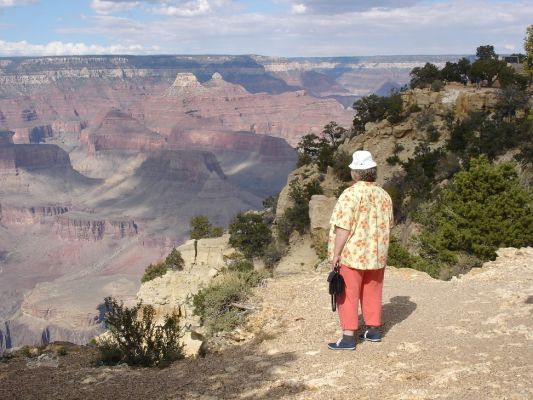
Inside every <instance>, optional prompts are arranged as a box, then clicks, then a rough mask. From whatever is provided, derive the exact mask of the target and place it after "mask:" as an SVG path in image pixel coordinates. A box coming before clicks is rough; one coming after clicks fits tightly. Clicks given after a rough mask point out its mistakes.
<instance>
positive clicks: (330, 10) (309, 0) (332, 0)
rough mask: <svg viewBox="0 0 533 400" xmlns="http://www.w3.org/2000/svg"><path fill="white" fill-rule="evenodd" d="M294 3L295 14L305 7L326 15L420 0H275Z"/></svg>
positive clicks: (406, 3)
mask: <svg viewBox="0 0 533 400" xmlns="http://www.w3.org/2000/svg"><path fill="white" fill-rule="evenodd" d="M275 1H277V2H281V3H289V4H292V11H293V13H294V14H298V12H295V10H296V9H302V8H303V7H305V12H307V13H314V14H324V15H335V14H343V13H349V12H361V11H365V10H369V9H372V8H384V9H393V8H403V7H410V6H413V5H415V4H416V3H420V0H352V1H347V0H275Z"/></svg>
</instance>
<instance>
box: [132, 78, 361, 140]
mask: <svg viewBox="0 0 533 400" xmlns="http://www.w3.org/2000/svg"><path fill="white" fill-rule="evenodd" d="M139 106H141V107H142V108H141V109H140V110H136V111H135V113H136V114H139V115H141V114H142V115H143V117H144V122H145V124H146V125H147V126H148V127H150V128H151V129H154V130H156V131H158V132H161V133H162V134H164V135H169V134H170V133H171V132H172V130H173V129H178V130H180V131H187V130H210V131H243V132H251V133H256V134H266V135H271V136H277V137H282V138H284V139H286V140H287V141H288V142H289V143H290V144H292V145H295V144H296V143H297V142H298V141H299V138H300V137H301V136H302V135H303V134H305V133H308V132H316V133H319V132H321V131H322V128H323V127H324V125H325V124H327V123H328V122H329V121H331V120H335V121H337V122H338V123H339V124H340V125H346V124H349V123H350V122H351V118H352V116H351V112H350V111H347V110H345V109H344V107H342V106H341V105H340V104H339V103H337V102H336V101H335V100H332V99H317V98H315V97H312V96H309V95H308V94H307V93H306V92H305V91H295V92H285V93H282V94H279V95H270V94H268V93H256V94H252V93H249V92H247V91H246V90H245V89H244V88H243V87H242V86H239V85H235V84H231V83H229V82H225V81H224V80H223V79H222V76H221V75H220V74H218V73H217V74H214V75H213V77H212V79H211V80H210V81H208V82H206V83H204V84H201V83H199V82H198V80H197V79H196V77H195V76H194V75H192V74H183V73H181V74H179V75H178V76H177V78H176V80H175V82H174V84H173V85H172V86H171V87H170V88H169V89H168V90H167V91H166V92H165V95H163V96H152V97H150V98H149V99H148V100H147V101H146V102H145V103H143V104H142V105H141V104H139ZM294 110H297V111H296V112H294Z"/></svg>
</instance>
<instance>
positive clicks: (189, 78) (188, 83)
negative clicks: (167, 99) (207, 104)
mask: <svg viewBox="0 0 533 400" xmlns="http://www.w3.org/2000/svg"><path fill="white" fill-rule="evenodd" d="M202 92H207V89H206V88H205V87H203V86H202V84H201V83H200V82H198V79H196V76H195V75H194V74H192V73H190V72H180V73H178V75H177V76H176V79H175V80H174V83H173V84H172V86H171V87H170V88H168V90H167V91H166V95H167V96H186V95H191V94H200V93H202Z"/></svg>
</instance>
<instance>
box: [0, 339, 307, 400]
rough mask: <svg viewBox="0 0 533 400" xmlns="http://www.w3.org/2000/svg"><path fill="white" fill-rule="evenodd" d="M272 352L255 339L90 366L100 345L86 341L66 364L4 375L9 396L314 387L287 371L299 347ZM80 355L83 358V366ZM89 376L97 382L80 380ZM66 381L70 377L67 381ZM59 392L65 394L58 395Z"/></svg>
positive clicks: (249, 394)
mask: <svg viewBox="0 0 533 400" xmlns="http://www.w3.org/2000/svg"><path fill="white" fill-rule="evenodd" d="M91 351H92V353H91ZM71 353H72V354H71ZM272 353H273V352H265V351H263V350H260V349H259V348H258V346H257V344H254V343H251V344H245V345H241V346H232V347H229V348H227V349H226V350H224V351H221V352H217V353H209V354H207V355H206V356H205V357H203V358H198V359H186V360H182V361H177V362H175V363H173V364H172V365H170V366H169V367H167V368H164V369H158V368H135V367H126V368H124V367H121V366H116V367H93V368H91V367H90V366H89V365H95V361H96V358H95V357H96V350H95V349H92V350H91V348H88V347H85V348H82V349H81V353H75V352H74V351H69V355H68V356H67V357H64V358H62V359H61V360H62V361H61V363H62V366H63V368H55V369H49V368H40V369H24V370H22V371H18V372H17V373H16V374H15V373H13V374H9V375H8V376H6V377H5V387H6V388H7V394H8V395H9V396H8V397H9V398H13V399H27V398H57V399H86V398H100V399H113V400H131V399H142V398H147V399H205V400H208V399H213V400H215V399H236V398H239V399H254V400H256V399H257V400H271V399H273V400H276V399H284V398H287V397H292V396H294V395H296V394H299V393H302V392H305V391H308V390H312V389H310V388H309V387H308V386H307V385H305V384H304V383H301V382H299V381H297V380H296V379H292V378H294V377H293V376H290V375H288V374H287V370H288V369H289V368H288V367H289V365H290V364H291V363H292V362H294V360H295V359H296V354H295V353H293V352H288V353H282V352H279V353H274V354H272ZM90 358H92V361H91V364H89V360H88V359H90ZM80 359H83V360H85V361H84V362H83V363H82V368H80V365H79V363H80ZM69 360H72V361H69ZM69 362H70V363H71V364H70V365H69V364H68V363H69ZM88 377H89V378H90V379H91V380H93V381H94V384H91V385H83V384H82V385H80V384H76V383H79V382H82V381H84V380H86V379H87V378H88ZM41 379H42V380H46V382H48V383H47V385H46V388H44V389H43V387H42V385H35V384H32V382H35V381H40V380H41ZM67 381H68V382H71V383H70V384H66V382H67ZM58 393H61V396H59V397H57V394H58ZM53 394H54V395H53ZM48 395H49V397H48ZM8 397H6V398H8Z"/></svg>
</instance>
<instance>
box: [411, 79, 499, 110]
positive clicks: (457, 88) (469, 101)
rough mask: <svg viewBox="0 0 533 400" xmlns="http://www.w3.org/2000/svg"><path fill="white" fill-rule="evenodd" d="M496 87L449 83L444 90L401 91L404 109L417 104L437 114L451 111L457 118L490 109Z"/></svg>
mask: <svg viewBox="0 0 533 400" xmlns="http://www.w3.org/2000/svg"><path fill="white" fill-rule="evenodd" d="M497 91H498V90H497V89H491V88H483V89H477V88H472V87H464V86H462V85H459V84H455V83H451V84H448V85H446V86H445V88H444V90H441V91H440V92H434V91H432V90H430V89H413V90H408V91H406V92H403V93H402V101H403V104H404V108H405V109H409V108H410V107H413V106H418V107H420V108H421V109H431V110H433V111H435V113H436V114H437V115H440V116H446V114H447V113H449V112H450V111H453V112H454V113H455V116H456V117H457V118H459V119H461V118H464V117H466V116H467V115H468V114H469V113H472V112H479V111H491V110H494V107H495V105H496V103H497V100H498V99H497Z"/></svg>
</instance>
